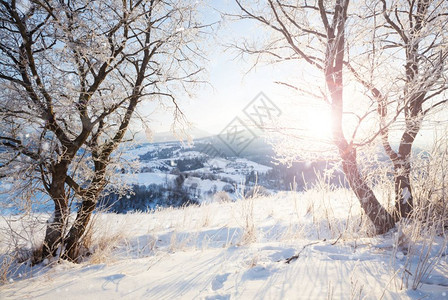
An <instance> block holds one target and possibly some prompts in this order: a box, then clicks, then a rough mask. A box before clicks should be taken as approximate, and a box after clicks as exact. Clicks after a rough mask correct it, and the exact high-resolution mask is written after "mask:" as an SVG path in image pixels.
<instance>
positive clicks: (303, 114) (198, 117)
mask: <svg viewBox="0 0 448 300" xmlns="http://www.w3.org/2000/svg"><path fill="white" fill-rule="evenodd" d="M217 10H220V11H225V12H235V11H237V10H238V8H237V7H236V4H235V3H234V1H230V0H221V1H219V0H217V1H216V0H215V1H210V2H209V5H206V6H205V7H204V8H203V15H204V16H205V19H206V22H208V23H213V22H216V21H220V20H221V19H220V14H219V12H218V11H217ZM263 35H266V32H264V31H263V30H262V29H261V28H260V27H257V25H256V24H255V23H253V22H250V21H243V22H242V21H239V22H233V21H227V22H224V23H223V24H221V26H220V27H219V28H218V30H217V31H216V32H215V36H214V38H213V39H210V40H208V41H205V42H204V45H205V47H207V52H208V60H209V61H208V64H207V65H206V69H207V71H208V81H209V83H210V85H207V86H204V87H203V88H201V89H199V90H197V91H196V92H195V96H194V97H193V98H191V99H190V98H189V97H188V96H187V95H186V96H185V98H182V99H178V103H179V104H180V106H181V108H182V110H183V112H184V114H185V116H186V117H187V119H188V121H189V122H191V124H192V125H193V126H194V127H195V128H198V129H200V130H203V131H206V132H208V133H210V134H218V133H219V132H221V131H222V130H223V129H224V128H225V127H226V125H227V124H228V123H229V122H231V121H232V120H233V119H234V118H235V117H242V110H243V108H244V107H245V106H246V105H247V104H248V103H249V102H250V101H251V100H252V99H253V98H254V97H255V96H256V95H257V94H258V93H260V92H264V93H265V94H266V95H267V96H268V97H269V98H270V99H271V100H272V101H274V102H275V103H276V104H277V105H278V106H279V107H280V109H281V110H282V111H283V115H282V116H283V117H284V124H285V123H286V124H289V125H291V127H297V128H302V129H303V130H304V132H307V134H309V135H312V136H317V137H318V138H329V114H328V113H327V111H326V107H325V105H324V103H323V101H321V100H319V99H310V98H305V97H303V96H300V95H298V94H297V93H296V92H294V91H293V90H292V89H291V88H287V87H284V86H280V85H279V84H276V83H275V81H286V82H289V83H292V84H294V83H297V82H299V81H302V83H303V81H306V82H310V83H314V84H315V83H316V81H318V82H319V81H320V80H322V79H321V78H320V77H315V76H316V74H315V72H313V71H312V70H310V69H309V68H308V67H304V66H303V65H299V64H298V63H283V64H275V65H263V64H259V65H258V66H257V67H256V68H255V69H252V70H251V71H250V72H249V73H248V71H249V70H250V69H251V66H252V62H253V61H251V60H252V59H251V58H248V59H246V60H242V59H241V58H240V57H237V54H236V52H235V51H234V50H232V49H228V48H226V47H225V46H224V45H225V44H229V43H230V42H232V41H234V40H238V39H241V38H243V37H250V38H254V39H256V38H257V37H261V36H263ZM347 100H348V101H346V103H349V102H350V99H347ZM145 109H146V111H144V113H145V114H150V121H149V126H150V128H151V130H153V131H154V132H166V131H169V130H170V128H171V125H172V116H171V114H170V112H169V111H164V110H163V109H160V108H158V109H157V110H154V107H150V106H147V107H145ZM439 117H440V118H441V119H444V120H447V119H448V117H447V114H446V113H445V114H441V115H439ZM285 120H286V121H285ZM432 127H434V126H432ZM439 128H442V127H439ZM432 129H433V128H431V129H430V130H426V131H425V130H424V131H422V132H421V133H420V137H419V138H418V143H419V144H427V143H428V141H429V140H430V139H431V137H432V133H431V131H432ZM393 140H394V141H397V142H398V139H397V138H393Z"/></svg>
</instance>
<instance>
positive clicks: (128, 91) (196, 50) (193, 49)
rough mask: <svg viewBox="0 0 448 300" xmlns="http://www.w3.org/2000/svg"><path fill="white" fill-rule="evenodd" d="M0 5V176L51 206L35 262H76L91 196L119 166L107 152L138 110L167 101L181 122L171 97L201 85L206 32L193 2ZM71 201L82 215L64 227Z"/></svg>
mask: <svg viewBox="0 0 448 300" xmlns="http://www.w3.org/2000/svg"><path fill="white" fill-rule="evenodd" d="M0 5H1V11H0V51H1V53H2V54H1V56H0V84H1V91H0V93H1V95H2V103H1V104H0V114H1V119H2V122H1V125H0V126H1V131H0V145H1V147H2V152H1V153H0V160H1V165H0V174H1V176H2V177H4V178H14V179H19V180H20V186H21V187H22V189H23V190H24V189H25V188H26V187H36V186H37V187H41V188H42V190H43V191H44V192H45V193H47V194H48V195H49V196H50V197H51V199H52V201H53V202H54V207H55V209H54V214H53V217H52V219H50V220H49V221H48V226H47V231H46V236H45V241H44V244H43V255H42V258H45V257H48V256H54V255H56V254H57V250H58V249H61V253H60V254H61V256H62V257H64V258H67V259H70V260H76V259H77V258H78V252H79V241H80V239H81V237H82V236H83V234H84V232H85V229H86V226H87V224H88V222H89V220H90V217H91V214H92V212H93V210H94V209H95V207H96V203H97V201H98V197H99V196H100V194H101V193H102V192H103V191H104V189H105V187H106V185H107V184H108V183H109V182H110V180H111V179H114V178H115V177H117V175H116V174H117V173H118V172H117V171H118V170H121V168H122V167H123V166H121V165H119V163H118V156H119V155H118V154H114V153H117V148H119V145H120V144H121V143H122V142H124V141H125V140H126V136H125V134H126V131H127V130H128V128H129V126H130V122H131V120H132V118H133V117H135V114H136V109H137V106H138V105H139V103H140V102H142V101H143V100H145V99H150V100H151V99H154V100H155V99H159V100H168V101H170V102H171V103H172V104H173V105H174V109H175V111H174V114H175V117H182V112H181V111H180V110H179V107H178V105H177V102H176V95H177V94H176V92H175V90H180V91H187V90H188V89H190V88H191V87H193V86H194V85H195V84H197V83H198V80H199V79H200V77H199V74H200V73H201V71H202V67H201V65H200V63H199V62H200V61H201V58H202V51H201V49H200V47H199V46H198V38H199V37H200V36H202V34H203V33H204V30H203V29H204V28H206V26H203V25H201V24H200V23H199V22H198V20H197V19H196V15H197V14H196V7H197V3H196V2H194V1H193V2H190V1H177V0H164V1H162V0H140V1H118V0H101V1H88V0H85V1H82V0H81V1H62V0H59V1H56V0H55V1H40V0H32V1H15V0H12V1H3V0H2V1H0ZM179 86H180V87H181V89H179V88H178V87H179ZM182 88H183V89H182ZM118 150H119V149H118ZM118 152H119V151H118ZM23 190H22V191H23ZM73 197H75V198H77V199H78V200H79V201H80V207H79V209H78V211H77V214H76V218H75V220H74V222H73V224H72V225H71V227H68V218H69V213H70V203H69V199H71V198H73ZM60 246H62V247H60Z"/></svg>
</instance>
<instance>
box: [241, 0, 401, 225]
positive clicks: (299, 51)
mask: <svg viewBox="0 0 448 300" xmlns="http://www.w3.org/2000/svg"><path fill="white" fill-rule="evenodd" d="M235 2H236V4H237V5H238V7H239V9H240V11H241V14H239V15H238V16H237V17H239V18H241V19H251V20H255V21H256V22H258V23H259V24H261V25H262V26H263V27H264V28H266V29H268V30H270V31H271V33H272V37H271V39H269V40H268V41H267V42H266V43H261V44H260V43H249V42H244V43H242V44H237V45H236V47H237V48H238V49H239V50H240V51H241V52H242V53H243V54H252V55H257V56H260V55H264V56H268V57H271V58H272V60H274V61H300V62H304V63H305V64H306V65H308V67H312V68H313V69H314V70H315V72H317V74H320V76H321V78H322V80H323V85H324V86H325V90H326V91H323V89H322V92H323V94H324V95H325V98H326V99H327V101H328V103H329V105H330V109H331V117H332V141H333V144H334V145H335V146H336V147H337V150H338V153H339V156H340V158H341V161H342V167H343V170H344V173H345V175H346V178H347V181H348V183H349V185H350V187H351V189H352V190H353V192H354V193H355V194H356V196H357V198H358V199H359V201H360V204H361V206H362V208H363V210H364V211H365V213H366V214H367V216H368V217H369V219H370V220H371V221H372V223H373V224H374V226H375V229H376V232H377V233H384V232H386V231H388V230H389V229H391V228H392V227H393V226H394V224H395V222H394V218H393V216H392V215H391V214H390V213H389V212H388V211H387V210H386V209H385V208H384V207H383V206H382V205H381V203H380V202H379V201H378V199H377V198H376V196H375V194H374V192H373V191H372V189H371V187H369V185H368V183H367V181H366V179H365V178H364V176H363V174H361V172H360V169H359V166H358V162H357V147H356V145H355V140H354V136H351V135H350V136H347V133H346V132H344V130H343V125H344V120H343V115H344V87H345V82H344V75H345V74H344V63H345V62H346V61H347V35H349V33H350V30H351V28H352V26H353V24H352V23H351V22H350V19H349V2H350V1H349V0H335V1H323V0H316V1H280V0H266V1H240V0H235ZM302 66H303V65H302Z"/></svg>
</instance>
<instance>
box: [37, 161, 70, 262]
mask: <svg viewBox="0 0 448 300" xmlns="http://www.w3.org/2000/svg"><path fill="white" fill-rule="evenodd" d="M61 170H62V172H64V169H63V168H62V169H58V171H61ZM64 174H65V172H64ZM52 175H53V182H52V185H51V187H50V189H49V194H50V196H51V198H52V199H53V202H54V213H53V216H52V219H51V220H49V221H48V225H47V230H46V232H45V239H44V244H43V249H42V256H41V257H40V258H39V259H38V260H37V261H42V260H43V259H45V258H47V257H53V256H55V255H56V250H57V249H58V247H59V245H60V244H61V242H62V238H63V236H64V229H65V226H66V222H67V218H68V204H67V199H66V194H65V189H64V178H65V177H64V176H62V175H60V174H59V173H56V172H54V173H53V174H52Z"/></svg>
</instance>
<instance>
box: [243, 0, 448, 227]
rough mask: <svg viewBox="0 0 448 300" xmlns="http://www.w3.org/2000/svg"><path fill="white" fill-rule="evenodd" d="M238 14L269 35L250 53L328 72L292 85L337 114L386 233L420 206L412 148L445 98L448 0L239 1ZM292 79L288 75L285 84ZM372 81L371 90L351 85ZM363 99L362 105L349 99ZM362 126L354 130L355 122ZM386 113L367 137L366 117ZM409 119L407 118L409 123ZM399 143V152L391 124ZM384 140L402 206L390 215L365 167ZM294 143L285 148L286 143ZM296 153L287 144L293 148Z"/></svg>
mask: <svg viewBox="0 0 448 300" xmlns="http://www.w3.org/2000/svg"><path fill="white" fill-rule="evenodd" d="M235 2H236V4H237V6H238V7H239V9H240V13H239V14H237V15H236V16H235V15H234V17H237V18H239V19H250V20H253V21H256V22H257V23H258V24H259V25H261V27H263V28H264V29H267V30H268V31H269V32H270V33H271V36H270V38H269V39H266V40H261V41H249V40H244V41H243V42H240V43H236V44H235V45H234V47H236V49H238V50H239V51H240V52H241V54H242V55H252V56H256V57H257V59H256V62H257V63H258V62H260V61H262V59H263V58H267V60H268V62H270V63H272V62H274V63H276V62H285V61H292V62H293V61H298V62H299V68H302V69H303V68H308V69H310V70H312V71H310V73H312V74H313V75H316V74H317V75H316V76H320V78H322V81H323V84H322V86H324V88H321V87H319V86H318V87H315V89H314V90H313V91H310V90H309V86H305V87H302V88H300V87H297V86H294V85H291V84H288V83H286V85H288V86H290V87H293V88H295V89H298V90H300V91H302V92H305V93H306V94H307V95H312V96H313V97H315V98H321V99H323V100H324V101H325V102H326V103H327V104H328V105H329V107H330V111H331V116H332V142H333V144H334V145H335V146H336V148H337V149H338V152H339V156H340V159H341V161H342V167H343V171H344V173H345V175H346V178H347V181H348V183H349V185H350V187H351V188H352V190H353V191H354V193H355V194H356V196H357V198H358V199H359V201H360V203H361V206H362V207H363V209H364V211H365V212H366V214H367V215H368V217H369V218H370V220H371V221H372V222H373V224H374V225H375V228H376V232H377V233H384V232H386V231H387V230H389V229H390V228H392V227H393V226H394V223H395V222H396V221H397V220H399V219H400V218H402V217H407V216H408V215H409V213H410V212H411V211H412V206H413V202H412V189H411V180H410V174H411V169H412V168H411V151H412V145H413V143H414V141H415V138H416V136H417V134H418V132H419V130H420V129H421V126H422V122H423V118H424V117H425V116H427V115H428V113H430V112H432V111H433V110H436V109H438V108H442V107H443V104H444V103H446V102H447V101H448V100H446V99H447V93H446V91H447V89H448V85H447V80H446V79H447V61H448V60H447V56H448V52H447V49H448V48H447V46H448V41H447V33H448V28H447V26H448V17H447V12H448V2H447V1H444V0H416V1H405V0H391V1H388V0H372V1H365V2H355V1H352V2H350V1H349V0H334V1H323V0H314V1H297V0H291V1H290V0H285V1H281V0H265V1H255V0H254V1H240V0H235ZM283 84H285V83H283ZM354 89H355V90H356V89H364V91H363V93H361V94H364V97H363V95H360V94H356V97H357V99H356V100H353V99H350V98H353V95H350V93H352V92H353V90H354ZM349 99H350V100H352V102H355V103H357V104H360V103H364V104H363V105H361V107H363V106H364V107H365V109H364V108H363V109H361V110H360V111H356V109H355V110H353V109H350V108H349V107H348V100H349ZM349 115H350V116H354V119H355V122H354V123H355V124H354V125H352V126H351V127H352V128H350V129H349V130H347V120H348V118H349ZM372 119H379V122H378V123H379V124H378V126H376V128H375V129H373V130H372V129H370V132H369V134H367V135H366V134H364V135H361V134H360V132H361V131H362V130H361V129H363V126H365V125H364V124H368V123H369V122H371V121H372ZM402 120H404V122H403V121H402ZM392 131H393V133H394V136H395V135H396V133H397V131H398V132H401V134H400V137H399V138H398V140H399V142H398V144H399V146H398V149H397V150H393V149H394V147H393V144H392V143H391V142H390V139H391V136H392V135H391V134H390V133H391V132H392ZM378 137H380V138H381V141H382V145H383V147H384V150H385V152H386V153H387V155H388V156H389V158H390V160H391V161H392V164H393V174H394V185H395V195H396V199H395V210H394V213H393V214H391V213H389V212H388V211H387V210H386V209H385V208H384V207H383V206H382V205H381V204H380V203H379V201H378V199H377V198H376V196H375V194H374V193H373V191H372V189H371V187H370V186H369V185H368V181H367V179H366V178H367V176H366V174H361V171H360V170H361V168H360V165H359V162H358V154H357V152H359V149H360V148H362V147H365V146H366V145H369V144H371V143H373V142H374V141H375V140H376V139H377V138H378ZM284 148H285V149H287V148H286V147H284ZM286 151H288V150H286Z"/></svg>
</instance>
